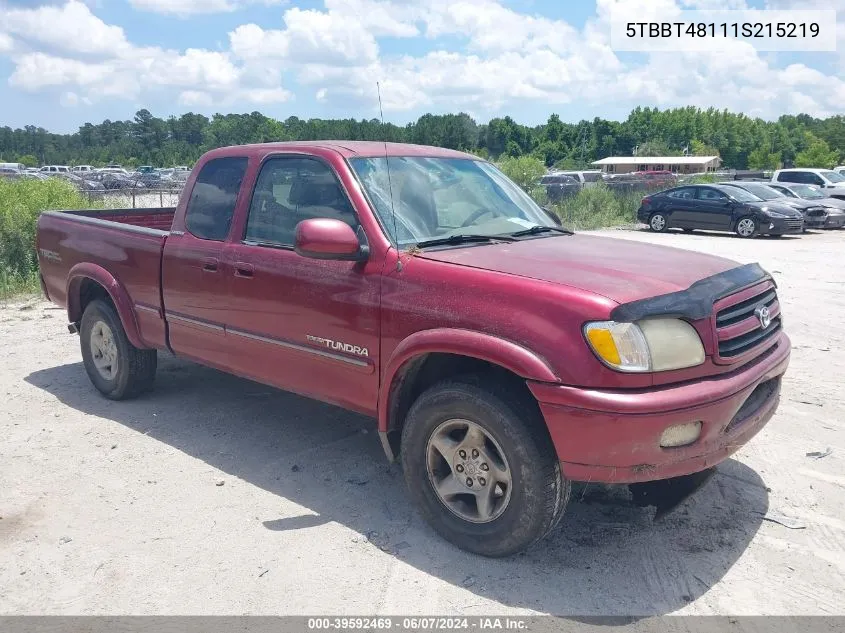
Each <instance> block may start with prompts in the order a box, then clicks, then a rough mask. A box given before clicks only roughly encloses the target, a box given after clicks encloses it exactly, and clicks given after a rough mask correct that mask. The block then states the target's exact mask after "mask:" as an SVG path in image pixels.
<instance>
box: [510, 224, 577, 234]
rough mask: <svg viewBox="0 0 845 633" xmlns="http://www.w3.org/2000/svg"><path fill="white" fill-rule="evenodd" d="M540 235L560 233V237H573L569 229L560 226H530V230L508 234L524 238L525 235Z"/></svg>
mask: <svg viewBox="0 0 845 633" xmlns="http://www.w3.org/2000/svg"><path fill="white" fill-rule="evenodd" d="M540 233H560V234H561V235H575V233H573V232H572V231H570V230H569V229H564V228H563V227H560V226H541V225H540V224H537V225H536V226H532V227H531V228H530V229H525V230H524V231H516V232H515V233H510V234H509V235H510V236H511V237H524V236H526V235H538V234H540Z"/></svg>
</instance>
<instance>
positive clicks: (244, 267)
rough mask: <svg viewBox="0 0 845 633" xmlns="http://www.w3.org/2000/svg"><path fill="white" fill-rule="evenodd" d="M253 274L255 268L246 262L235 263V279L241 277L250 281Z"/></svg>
mask: <svg viewBox="0 0 845 633" xmlns="http://www.w3.org/2000/svg"><path fill="white" fill-rule="evenodd" d="M254 273H255V266H253V265H252V264H248V263H247V262H235V277H243V278H245V279H252V276H253V274H254Z"/></svg>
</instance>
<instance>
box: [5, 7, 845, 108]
mask: <svg viewBox="0 0 845 633" xmlns="http://www.w3.org/2000/svg"><path fill="white" fill-rule="evenodd" d="M130 1H131V2H132V4H133V5H134V6H135V7H136V8H143V9H146V10H151V11H152V10H155V11H159V12H165V13H170V14H180V15H189V14H194V13H198V12H212V11H234V10H236V9H237V8H239V7H243V6H245V5H246V4H249V3H251V2H263V1H264V0H202V1H201V2H196V1H193V0H130ZM0 2H2V0H0ZM769 2H770V3H772V4H775V3H776V4H778V5H785V4H789V3H790V2H792V3H794V4H800V2H799V0H769ZM807 2H818V3H819V6H821V5H822V4H824V2H823V0H807ZM836 2H839V3H841V4H842V6H843V8H845V0H836ZM265 4H279V2H277V1H276V0H270V1H269V2H265ZM744 4H745V3H744V0H597V3H596V14H595V16H593V17H591V18H590V19H589V20H588V21H587V23H586V25H585V26H583V27H581V28H575V27H573V26H572V25H571V24H569V23H567V22H566V21H564V20H561V19H552V18H548V17H543V16H540V15H534V14H531V13H530V12H525V11H523V12H520V11H517V10H515V9H514V8H511V7H510V6H506V4H505V2H504V0H324V4H323V8H322V9H302V8H298V7H291V8H288V9H287V10H284V11H283V12H282V11H280V18H281V20H280V21H279V23H278V27H277V28H271V26H270V25H267V24H261V25H259V24H242V25H240V26H238V27H236V28H234V29H232V30H231V32H229V33H228V47H226V48H224V49H223V50H218V51H211V50H204V49H193V48H191V49H187V50H165V49H162V48H160V47H155V46H148V47H143V46H138V45H135V44H132V43H130V42H129V41H128V40H127V38H126V35H125V33H124V31H123V29H122V28H121V27H119V26H116V25H109V24H106V23H104V22H103V21H102V20H100V18H98V17H97V16H96V15H94V13H93V12H92V11H91V9H89V8H88V7H87V6H86V5H85V4H83V3H82V2H80V1H79V0H68V1H67V2H66V3H65V4H63V5H58V6H56V5H51V6H46V7H41V8H37V9H8V8H6V9H0V54H6V55H9V56H10V57H11V58H12V60H13V62H14V64H15V70H14V72H13V73H12V76H11V77H10V78H9V82H10V84H11V85H12V86H13V87H15V88H18V89H22V90H29V91H40V90H47V89H54V90H61V91H64V93H65V97H63V99H64V102H66V103H68V104H70V103H71V102H73V101H74V100H75V102H76V103H79V104H82V103H85V100H92V99H104V98H124V99H132V100H136V101H138V100H140V99H142V98H143V97H145V96H146V95H150V94H160V95H170V98H172V99H174V100H177V101H178V103H179V104H180V105H183V106H185V107H204V108H210V107H213V106H227V105H230V104H238V103H243V102H250V103H255V104H272V103H280V102H285V101H290V100H291V99H293V98H294V94H293V93H292V92H291V91H290V89H289V88H287V87H283V85H282V77H283V76H293V77H296V79H297V81H298V84H299V90H304V91H308V92H310V93H311V94H313V95H314V97H315V98H316V99H317V100H318V101H320V102H322V103H324V104H327V105H332V104H336V105H337V109H338V111H340V112H342V111H344V110H345V111H349V110H350V109H353V108H356V109H357V112H361V111H365V110H369V111H371V112H375V111H376V90H375V83H376V81H379V82H380V83H381V87H382V98H383V103H384V108H385V111H386V112H400V111H413V110H424V109H429V110H432V111H455V110H456V109H459V108H460V109H464V110H471V111H474V112H477V113H478V114H479V116H482V117H486V116H491V115H494V114H497V113H500V112H503V111H510V112H515V113H516V115H517V116H518V110H519V108H520V107H521V106H523V105H524V104H526V103H541V104H547V105H548V107H549V110H550V111H554V110H555V109H556V108H557V107H559V106H560V105H561V104H566V103H571V102H576V101H577V102H578V103H579V104H592V105H595V106H596V108H597V109H598V108H605V109H607V108H609V107H611V106H613V107H616V106H618V105H619V104H625V107H627V106H628V105H637V104H648V105H660V106H664V107H668V106H676V105H697V106H700V107H709V106H715V107H718V108H723V107H724V108H729V109H732V110H734V111H741V112H745V113H746V114H749V115H750V116H762V117H776V116H778V115H779V114H782V113H784V112H799V111H807V112H809V113H810V114H814V115H823V114H827V113H830V112H837V111H841V107H840V104H841V103H842V102H843V101H845V82H843V79H842V77H841V76H838V75H837V76H830V75H826V74H824V73H822V72H820V71H819V70H818V69H815V68H812V67H811V66H810V65H809V64H810V62H808V63H807V64H800V63H799V64H791V65H788V66H785V67H783V65H782V64H779V59H782V58H783V57H782V56H780V57H779V56H778V55H769V54H766V55H761V54H759V53H757V52H756V51H755V50H754V49H753V48H752V47H751V46H749V45H747V44H744V43H741V42H732V43H729V44H727V45H725V46H723V47H722V49H721V50H714V51H712V52H709V53H669V54H658V53H653V54H648V55H644V54H637V55H625V56H624V57H621V58H620V57H619V56H617V54H616V53H615V51H613V50H612V49H611V47H610V38H609V27H610V15H611V13H612V12H613V11H618V12H622V14H625V15H628V16H630V17H631V18H634V19H636V20H637V21H643V20H649V19H656V20H665V19H668V17H671V16H672V15H673V14H674V13H676V12H677V11H678V10H680V9H684V8H742V7H743V6H744ZM825 6H826V5H825ZM780 8H783V7H780ZM796 8H801V7H796ZM843 28H845V27H843ZM385 37H389V38H405V39H409V40H414V43H415V45H414V46H413V48H412V47H409V48H408V50H412V49H415V48H417V47H418V45H419V44H422V45H423V46H424V50H425V52H423V53H417V54H407V55H396V54H388V53H385V51H384V50H383V48H384V47H383V46H380V42H381V40H380V38H385ZM843 37H845V32H843ZM388 50H389V49H388ZM816 59H818V58H816ZM813 63H815V62H813ZM70 94H73V95H75V97H70V96H67V95H70ZM597 114H599V115H600V114H601V113H600V112H597Z"/></svg>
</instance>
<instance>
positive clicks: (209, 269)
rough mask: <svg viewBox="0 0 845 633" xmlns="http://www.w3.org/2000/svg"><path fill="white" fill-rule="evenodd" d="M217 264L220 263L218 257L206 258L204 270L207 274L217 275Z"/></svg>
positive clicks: (203, 264) (203, 263)
mask: <svg viewBox="0 0 845 633" xmlns="http://www.w3.org/2000/svg"><path fill="white" fill-rule="evenodd" d="M217 264H219V262H218V261H217V258H216V257H206V258H205V259H203V260H202V270H203V272H206V273H216V272H217Z"/></svg>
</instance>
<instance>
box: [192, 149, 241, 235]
mask: <svg viewBox="0 0 845 633" xmlns="http://www.w3.org/2000/svg"><path fill="white" fill-rule="evenodd" d="M246 167H247V158H246V157H240V156H238V157H227V158H215V159H212V160H210V161H208V162H207V163H206V164H205V165H204V166H203V168H202V170H201V171H200V173H199V175H198V176H197V180H196V182H195V183H194V188H193V190H192V191H191V198H190V200H188V209H187V212H186V214H185V228H187V229H188V231H189V232H190V233H191V234H192V235H194V236H196V237H199V238H201V239H205V240H216V241H223V240H225V239H226V236H227V235H228V234H229V227H230V226H231V225H232V217H233V216H234V214H235V204H236V203H237V200H238V193H239V192H240V190H241V183H242V182H243V179H244V174H245V173H246Z"/></svg>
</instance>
